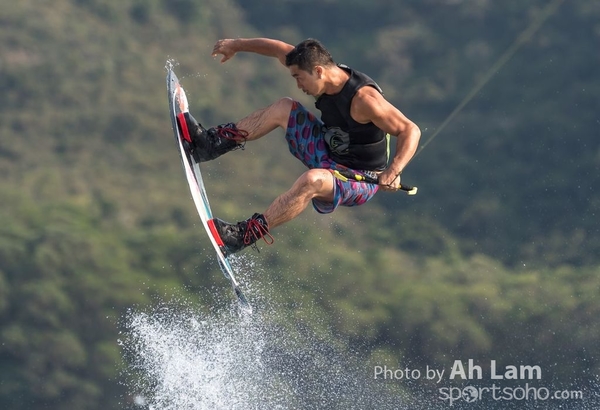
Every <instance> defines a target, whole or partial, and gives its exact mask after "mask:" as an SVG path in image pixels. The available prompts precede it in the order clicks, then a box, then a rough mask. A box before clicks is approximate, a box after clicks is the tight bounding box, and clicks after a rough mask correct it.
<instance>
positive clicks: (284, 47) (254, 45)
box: [212, 38, 294, 66]
mask: <svg viewBox="0 0 600 410" xmlns="http://www.w3.org/2000/svg"><path fill="white" fill-rule="evenodd" d="M293 49H294V46H293V45H291V44H288V43H285V42H283V41H280V40H274V39H271V38H234V39H231V38H226V39H222V40H219V41H217V42H216V43H215V46H214V48H213V52H212V55H213V57H216V56H217V55H218V54H222V55H223V58H221V62H222V63H224V62H225V61H227V60H229V59H230V58H231V57H233V56H234V55H235V54H236V53H239V52H248V53H256V54H260V55H263V56H267V57H275V58H277V59H278V60H279V62H280V63H281V64H283V65H284V66H285V56H286V55H287V54H288V53H289V52H290V51H292V50H293Z"/></svg>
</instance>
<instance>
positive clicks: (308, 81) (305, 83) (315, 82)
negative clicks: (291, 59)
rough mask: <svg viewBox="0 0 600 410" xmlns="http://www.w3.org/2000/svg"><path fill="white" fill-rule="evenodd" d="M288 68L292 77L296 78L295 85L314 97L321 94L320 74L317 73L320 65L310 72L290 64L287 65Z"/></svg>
mask: <svg viewBox="0 0 600 410" xmlns="http://www.w3.org/2000/svg"><path fill="white" fill-rule="evenodd" d="M289 69H290V74H291V75H292V77H294V78H295V79H296V85H297V86H298V88H299V89H301V90H302V91H303V92H304V93H305V94H308V95H312V96H314V97H317V96H319V95H321V94H323V91H322V87H323V84H322V80H321V76H320V75H319V72H320V71H319V69H320V67H315V69H313V72H312V74H311V73H309V72H308V71H304V70H300V69H299V68H298V66H297V65H292V66H290V67H289Z"/></svg>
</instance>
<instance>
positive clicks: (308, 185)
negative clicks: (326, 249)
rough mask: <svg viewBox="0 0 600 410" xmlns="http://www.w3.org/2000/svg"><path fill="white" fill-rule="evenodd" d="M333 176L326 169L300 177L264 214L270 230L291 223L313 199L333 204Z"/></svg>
mask: <svg viewBox="0 0 600 410" xmlns="http://www.w3.org/2000/svg"><path fill="white" fill-rule="evenodd" d="M333 178H334V177H333V175H332V174H331V172H330V171H328V170H326V169H318V168H315V169H311V170H308V171H306V172H305V173H304V174H302V175H301V176H300V178H298V179H297V180H296V182H295V183H294V185H292V187H291V188H290V189H289V190H288V191H287V192H285V193H283V194H281V195H279V196H278V197H277V198H276V199H275V201H273V203H272V204H271V205H270V206H269V208H267V210H266V211H265V213H264V214H263V215H264V217H265V219H266V220H267V223H268V225H269V229H273V228H274V227H276V226H279V225H281V224H283V223H285V222H288V221H291V220H292V219H294V218H295V217H297V216H298V215H300V213H302V211H304V209H306V207H307V206H308V204H309V203H310V202H311V201H312V200H313V199H318V200H320V201H323V202H333V193H334V180H333Z"/></svg>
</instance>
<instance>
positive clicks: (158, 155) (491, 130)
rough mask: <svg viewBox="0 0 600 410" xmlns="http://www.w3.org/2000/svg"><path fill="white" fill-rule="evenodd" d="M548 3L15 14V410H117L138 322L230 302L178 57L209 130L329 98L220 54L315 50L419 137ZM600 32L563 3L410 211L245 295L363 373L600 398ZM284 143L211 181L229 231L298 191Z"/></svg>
mask: <svg viewBox="0 0 600 410" xmlns="http://www.w3.org/2000/svg"><path fill="white" fill-rule="evenodd" d="M546 3H547V2H545V1H538V0H536V1H530V2H507V3H505V2H489V1H483V2H441V1H439V2H438V1H433V2H406V1H400V2H386V1H379V0H374V1H372V2H370V3H368V4H369V7H366V6H365V5H366V4H367V3H365V2H359V1H346V2H338V1H330V2H310V5H311V7H312V8H310V9H300V8H298V7H297V2H292V1H290V2H280V1H275V0H261V1H256V2H241V1H240V2H239V4H238V3H236V2H234V1H232V0H226V1H223V0H209V1H204V2H200V1H194V0H177V1H167V0H146V1H144V0H124V1H121V2H109V1H103V0H55V1H52V2H40V1H34V0H20V1H18V2H12V3H11V4H7V5H4V6H3V7H2V13H0V90H1V92H2V96H3V98H0V171H1V174H2V178H1V179H0V197H1V198H2V206H1V207H0V340H1V343H0V407H1V408H10V409H14V410H20V409H37V408H45V409H63V408H72V409H108V408H111V409H113V408H114V409H118V408H124V407H126V406H128V405H129V404H130V403H131V400H132V399H131V395H132V394H135V392H134V391H131V389H130V388H129V387H128V386H127V383H125V382H124V381H123V380H122V377H123V376H122V371H123V368H124V367H126V365H127V363H126V361H124V360H123V352H122V351H121V349H120V347H119V345H118V343H117V340H119V339H120V338H123V337H124V336H123V335H124V333H123V332H124V317H125V316H126V315H127V312H130V311H131V310H132V309H134V310H136V309H141V310H144V309H150V308H151V307H154V306H157V305H160V304H161V303H165V302H169V301H172V300H175V301H177V300H185V301H186V302H188V303H191V304H193V305H194V306H196V308H197V309H198V311H202V312H209V311H211V309H218V308H223V307H227V306H228V303H230V301H231V300H232V295H231V289H230V288H229V287H228V284H227V283H226V281H225V280H224V279H223V277H222V275H221V274H220V272H219V269H218V266H217V264H216V262H215V260H214V258H213V257H212V250H211V248H210V245H209V243H208V240H207V239H206V238H205V235H204V232H203V230H202V227H201V225H200V223H199V220H198V217H197V215H196V213H195V210H194V208H193V204H192V202H191V201H190V197H189V192H188V189H187V186H186V185H185V181H184V179H183V175H182V172H181V167H180V164H179V159H178V154H177V152H176V150H175V148H174V147H173V142H172V137H171V129H170V126H171V124H170V121H169V118H168V114H167V113H168V109H167V103H166V90H165V75H166V71H165V68H164V67H165V64H166V62H167V60H173V61H175V62H176V64H177V66H176V72H177V74H178V76H179V78H180V80H181V81H182V83H183V85H184V87H185V88H186V91H187V93H188V98H189V100H190V106H191V111H192V113H193V114H194V115H195V116H196V117H197V118H200V119H201V120H202V122H203V123H204V124H205V125H212V124H216V123H220V122H225V121H232V120H235V119H238V118H240V117H241V116H243V115H245V114H247V113H249V112H251V111H252V110H254V109H256V108H259V107H262V106H265V105H267V104H269V103H270V102H272V101H274V100H275V99H277V98H279V97H281V96H284V95H289V96H292V97H294V98H297V99H304V100H303V102H305V103H306V104H307V105H308V106H310V105H311V102H310V100H308V101H306V100H305V97H303V96H302V95H301V93H300V92H299V91H298V90H297V89H295V84H294V82H293V81H291V79H290V78H289V74H288V72H287V71H286V70H285V69H284V68H282V67H281V66H280V65H279V64H278V63H277V62H275V61H271V60H268V59H265V58H261V57H259V56H252V55H239V56H236V57H235V59H234V60H231V61H230V62H228V63H227V64H225V65H221V64H219V62H218V60H217V59H213V58H211V56H210V53H211V51H212V47H213V44H214V42H215V41H216V40H217V39H219V38H222V37H237V36H276V37H280V38H282V39H283V40H286V41H288V42H291V43H295V42H298V41H300V40H302V39H303V38H305V37H309V36H313V37H317V38H319V39H321V40H322V41H323V42H324V43H325V44H326V45H327V46H328V47H329V48H330V49H331V51H332V52H333V54H334V56H335V57H336V59H337V60H339V61H340V62H345V63H348V64H350V65H352V66H353V67H355V68H357V69H359V70H364V71H366V72H368V73H369V75H371V76H372V77H373V78H375V79H376V80H377V81H378V82H379V83H380V84H381V85H382V87H383V88H384V91H385V92H386V95H387V96H388V98H389V99H390V100H391V101H392V102H394V103H395V104H396V105H397V106H398V107H399V108H400V109H401V110H402V111H403V112H405V113H406V114H407V115H408V116H409V117H410V118H411V119H413V120H415V121H416V122H417V123H418V124H419V125H420V126H421V128H422V130H423V141H426V140H427V138H428V137H429V136H431V135H432V134H433V133H434V132H435V130H436V129H437V127H439V126H440V124H441V123H442V121H443V120H444V119H445V118H446V117H447V116H448V115H449V114H450V113H451V112H452V110H453V109H454V108H455V107H456V106H457V105H458V104H459V103H460V101H461V100H462V98H463V97H464V96H465V95H467V94H468V92H469V91H470V90H471V89H472V87H473V86H474V85H475V84H477V81H478V80H480V79H481V78H482V77H483V76H484V75H485V73H486V72H487V71H488V70H489V68H490V67H492V66H493V64H494V62H495V61H497V59H498V57H499V56H500V55H502V53H503V52H504V51H505V50H506V49H507V48H508V47H510V45H511V44H512V43H513V41H514V40H515V38H516V37H517V36H518V35H519V33H521V32H523V30H525V29H526V28H527V27H528V26H529V25H531V24H533V23H534V22H535V20H536V18H538V17H539V15H540V12H541V10H542V9H543V7H544V6H545V5H546ZM305 13H306V14H305ZM599 16H600V9H598V7H596V6H594V5H593V2H586V1H583V0H581V1H572V2H564V3H563V4H561V5H560V8H559V9H558V10H557V11H556V12H555V13H554V14H553V15H552V16H550V17H549V18H548V19H547V21H545V23H544V25H543V26H542V27H541V28H540V30H539V31H538V32H537V33H536V34H534V35H533V37H531V39H530V41H528V42H526V43H525V44H524V45H523V47H522V48H521V49H520V50H519V51H518V52H516V53H515V54H514V56H513V57H512V58H511V59H510V61H508V62H507V63H506V64H505V65H503V67H502V68H501V69H498V71H497V73H495V75H494V77H493V78H492V80H491V81H490V82H489V83H488V84H487V85H486V86H485V87H484V88H483V89H482V90H481V91H480V92H479V93H478V94H477V95H476V96H475V98H473V99H472V100H471V101H470V102H469V104H468V105H467V106H466V107H465V109H464V110H463V111H462V112H461V113H460V114H459V115H458V116H457V117H456V119H455V120H454V121H453V122H452V123H451V124H449V125H448V127H447V128H446V129H445V130H444V131H443V132H442V133H440V135H439V136H438V137H436V139H435V140H433V141H432V142H431V145H428V146H427V148H426V149H424V150H423V152H421V153H420V154H419V155H418V157H417V158H416V159H415V160H414V161H413V163H411V164H410V166H409V167H408V168H407V170H406V171H405V173H404V174H403V178H404V180H405V182H407V183H409V184H413V183H414V184H415V185H418V186H419V195H417V196H416V197H408V196H405V195H402V194H383V193H382V194H379V195H378V196H377V197H376V198H375V199H374V200H373V201H372V202H370V203H369V204H367V205H366V206H364V207H360V208H357V209H341V210H339V211H336V213H335V214H334V215H331V216H320V215H317V214H316V213H315V212H313V211H312V210H307V211H306V212H305V213H303V214H302V215H301V217H300V218H298V219H297V220H294V221H292V222H291V223H289V224H287V225H285V226H282V227H280V228H278V229H277V230H276V231H275V232H274V235H275V238H276V243H275V245H273V246H271V247H267V246H265V245H261V253H260V254H258V255H255V256H253V257H252V261H253V263H254V264H255V265H257V267H256V269H255V272H254V273H248V272H247V271H244V272H242V274H241V279H242V282H243V286H248V287H249V291H248V296H249V298H250V299H251V300H253V298H254V301H255V303H257V304H258V305H259V306H262V305H264V307H269V306H277V307H278V309H277V310H274V311H268V312H267V313H266V314H265V315H266V316H267V317H269V318H270V320H272V321H273V322H274V323H278V324H281V325H282V326H290V327H294V326H295V325H298V326H299V324H302V325H303V326H307V327H308V328H310V329H311V331H313V332H316V333H318V334H327V335H330V337H333V338H335V339H336V340H337V341H338V342H339V345H341V346H342V347H341V349H346V348H347V349H353V350H359V351H360V352H361V354H362V355H363V356H364V357H363V359H364V360H365V361H366V362H369V361H371V362H373V361H376V360H379V358H382V357H385V358H390V357H391V358H397V359H398V360H400V358H409V359H410V361H411V363H413V364H415V365H418V364H421V365H423V366H424V365H428V364H429V365H433V364H437V365H439V366H446V365H448V364H449V363H450V364H451V363H452V362H453V360H455V359H463V360H467V359H469V358H485V359H486V360H487V359H489V358H492V359H495V360H498V361H502V362H504V363H525V364H537V365H540V366H542V367H543V368H544V369H548V370H549V371H551V372H552V377H553V380H555V381H566V380H569V381H572V380H581V383H582V384H581V386H582V387H581V388H583V385H584V384H589V385H592V384H593V380H592V379H593V377H592V375H594V374H598V371H599V361H598V347H597V340H598V334H599V332H600V326H599V324H598V323H597V320H596V318H597V317H598V314H599V313H600V303H599V302H598V300H597V296H598V291H599V287H600V278H599V275H598V273H600V258H599V255H600V249H599V248H600V239H599V238H600V236H599V235H598V223H597V222H596V220H597V214H598V212H599V208H600V194H599V193H598V192H597V190H596V187H597V186H599V183H600V181H599V175H600V173H599V172H598V171H599V166H600V139H599V138H598V137H599V129H598V103H597V100H598V99H597V96H598V95H599V94H600V83H598V81H597V73H598V68H599V66H600V64H599V63H600V55H599V54H598V52H597V51H598V42H599V40H600V30H599V29H598V23H597V22H598V17H599ZM357 27H358V28H357ZM281 137H282V136H281V133H277V132H274V133H273V135H270V136H267V137H265V138H263V139H262V140H260V141H258V142H255V143H251V144H248V146H247V147H246V149H245V150H243V151H236V152H234V153H231V154H228V155H226V156H224V157H222V158H219V159H218V160H216V161H214V162H211V163H209V164H207V166H206V174H207V176H206V178H207V185H208V189H209V194H210V196H211V204H212V205H213V208H214V209H213V211H214V212H215V213H216V214H217V216H219V217H222V218H224V219H229V220H240V219H243V218H247V217H248V216H250V215H251V214H252V213H253V212H260V211H262V210H264V209H265V208H266V206H268V204H269V203H270V201H271V200H272V199H273V198H274V197H275V196H276V195H277V194H278V193H280V192H282V191H283V190H285V189H286V188H287V187H289V186H290V185H291V184H292V183H293V181H294V180H295V179H296V177H297V176H298V175H299V174H300V173H301V172H302V167H301V165H300V164H298V163H297V162H295V161H294V160H293V159H292V158H291V157H290V156H289V155H288V154H287V148H286V146H285V144H284V142H283V139H282V138H281ZM247 252H251V251H250V250H249V251H247ZM252 284H253V285H252ZM252 286H254V289H255V291H253V288H252ZM258 289H260V290H261V292H258ZM261 298H267V299H268V300H272V301H273V302H272V303H273V304H272V305H269V304H268V303H263V302H262V301H261ZM308 306H310V308H308ZM119 332H121V333H119ZM332 335H333V336H332Z"/></svg>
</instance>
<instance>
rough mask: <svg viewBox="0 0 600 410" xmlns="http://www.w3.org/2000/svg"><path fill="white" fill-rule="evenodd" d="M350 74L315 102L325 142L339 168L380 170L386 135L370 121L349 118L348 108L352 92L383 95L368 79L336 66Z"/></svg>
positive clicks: (384, 163)
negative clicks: (337, 89)
mask: <svg viewBox="0 0 600 410" xmlns="http://www.w3.org/2000/svg"><path fill="white" fill-rule="evenodd" d="M338 67H340V68H341V69H343V70H344V71H346V72H348V74H350V78H349V79H348V81H347V82H346V84H344V87H343V88H342V90H341V91H340V92H339V93H337V94H335V95H329V94H322V95H321V96H319V98H318V99H317V101H316V102H315V106H316V107H317V108H318V109H319V110H320V111H321V120H322V121H323V123H324V124H325V127H326V130H325V141H326V142H327V147H328V150H329V154H330V156H331V158H332V159H333V160H334V161H336V162H338V163H339V164H341V165H344V166H347V167H349V168H353V169H356V170H368V171H380V170H383V169H385V168H386V166H387V161H388V138H387V136H386V133H385V132H384V131H382V130H381V129H379V128H378V127H377V126H376V125H375V124H373V123H372V122H369V123H366V124H361V123H359V122H356V121H354V119H353V118H352V117H351V116H350V105H351V103H352V98H353V97H354V95H355V94H356V92H357V91H358V90H359V89H360V88H362V87H364V86H371V87H373V88H375V89H376V90H377V91H379V92H380V93H382V94H383V92H382V90H381V88H380V87H379V86H378V85H377V83H376V82H375V81H373V80H372V79H371V78H370V77H369V76H367V75H366V74H363V73H361V72H359V71H355V70H353V69H351V68H350V67H348V66H346V65H343V64H338Z"/></svg>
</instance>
